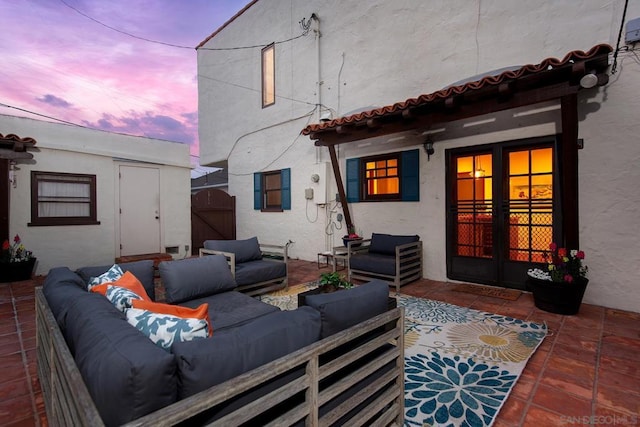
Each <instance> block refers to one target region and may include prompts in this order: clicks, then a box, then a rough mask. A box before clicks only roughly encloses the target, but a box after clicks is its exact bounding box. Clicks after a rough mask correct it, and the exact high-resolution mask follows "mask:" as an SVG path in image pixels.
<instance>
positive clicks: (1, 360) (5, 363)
mask: <svg viewBox="0 0 640 427" xmlns="http://www.w3.org/2000/svg"><path fill="white" fill-rule="evenodd" d="M0 366H1V367H2V377H1V378H0V386H1V385H2V384H3V383H5V382H11V381H14V380H17V379H20V378H24V362H23V360H22V353H21V352H18V353H13V354H9V355H4V356H0Z"/></svg>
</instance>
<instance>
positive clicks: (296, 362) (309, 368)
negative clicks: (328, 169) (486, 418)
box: [36, 288, 404, 426]
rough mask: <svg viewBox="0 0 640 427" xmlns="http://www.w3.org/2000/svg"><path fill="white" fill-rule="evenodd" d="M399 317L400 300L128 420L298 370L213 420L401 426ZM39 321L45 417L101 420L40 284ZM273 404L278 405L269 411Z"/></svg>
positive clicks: (192, 405) (170, 421)
mask: <svg viewBox="0 0 640 427" xmlns="http://www.w3.org/2000/svg"><path fill="white" fill-rule="evenodd" d="M403 319H404V312H403V309H402V308H396V309H393V310H389V311H387V312H385V313H383V314H380V315H378V316H376V317H374V318H371V319H369V320H366V321H364V322H362V323H360V324H358V325H355V326H353V327H351V328H349V329H347V330H344V331H342V332H339V333H337V334H334V335H332V336H329V337H327V338H325V339H323V340H321V341H318V342H315V343H314V344H312V345H309V346H307V347H304V348H302V349H300V350H298V351H296V352H294V353H292V354H289V355H287V356H285V357H282V358H280V359H277V360H274V361H273V362H270V363H268V364H266V365H263V366H261V367H259V368H257V369H254V370H252V371H250V372H247V373H244V374H242V375H239V376H237V377H235V378H233V379H231V380H229V381H226V382H224V383H222V384H219V385H216V386H213V387H211V388H209V389H207V390H204V391H202V392H200V393H198V394H196V395H193V396H190V397H188V398H186V399H183V400H180V401H178V402H176V403H174V404H172V405H170V406H167V407H165V408H162V409H160V410H158V411H155V412H153V413H151V414H148V415H146V416H144V417H141V418H139V419H137V420H134V421H132V422H130V423H128V424H126V425H127V426H146V425H154V426H166V425H174V424H177V423H179V422H182V421H185V420H189V419H190V418H192V417H194V416H196V415H198V414H202V413H206V412H207V411H208V410H209V411H210V410H211V408H214V409H215V408H220V407H224V406H225V405H227V404H228V403H229V402H233V401H234V399H236V398H238V397H239V396H242V395H243V394H246V393H248V392H250V391H251V390H253V389H256V388H258V387H260V386H262V385H264V384H267V383H269V382H273V381H274V380H276V379H277V378H281V377H282V376H284V375H286V374H287V373H289V374H290V373H292V372H299V373H300V375H297V374H296V375H294V379H293V380H291V381H288V382H286V383H285V384H279V385H278V387H277V388H275V389H273V390H272V391H271V392H269V393H267V394H266V395H264V396H262V397H259V398H257V399H254V400H252V401H251V402H250V403H248V404H245V405H243V406H242V407H239V408H236V409H235V410H231V411H230V412H228V413H227V414H226V415H224V417H222V418H218V419H216V420H215V421H214V422H213V424H212V425H220V426H231V425H239V424H242V423H244V422H247V421H251V420H253V421H256V420H259V421H260V423H261V424H263V425H271V424H273V425H276V424H277V425H295V424H300V425H307V426H319V425H332V424H334V423H336V422H339V423H340V424H342V423H345V422H347V425H353V426H356V425H361V424H371V423H373V424H375V425H381V426H391V425H397V426H400V425H402V423H403V416H404V415H403V414H404V391H403V390H404V386H403V384H404V338H403V336H404V325H403ZM36 323H37V353H38V376H39V378H40V383H41V385H42V391H43V396H44V401H45V406H46V410H47V418H48V421H49V424H50V425H52V426H57V425H91V426H102V425H104V423H103V421H102V419H101V418H100V415H99V413H98V411H97V409H96V407H95V405H94V403H93V401H92V399H91V396H90V394H89V392H88V391H87V388H86V386H85V384H84V382H83V380H82V377H81V375H80V372H79V370H78V368H77V366H76V364H75V361H74V359H73V356H72V355H71V353H70V351H69V349H68V347H67V345H66V342H65V340H64V337H63V335H62V333H61V331H60V329H59V327H58V324H57V323H56V321H55V318H54V316H53V314H52V313H51V310H50V309H49V306H48V304H47V301H46V299H45V297H44V295H43V293H42V289H41V288H38V289H36ZM363 382H364V383H365V385H363ZM341 396H343V398H342V399H341ZM336 400H337V401H339V403H335V401H336ZM291 402H294V403H293V404H292V403H291ZM332 402H334V403H332ZM278 407H280V408H281V410H280V411H279V412H274V408H278Z"/></svg>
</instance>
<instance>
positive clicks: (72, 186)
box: [30, 171, 98, 225]
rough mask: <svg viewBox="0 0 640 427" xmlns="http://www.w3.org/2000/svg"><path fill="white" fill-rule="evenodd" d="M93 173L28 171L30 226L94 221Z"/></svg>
mask: <svg viewBox="0 0 640 427" xmlns="http://www.w3.org/2000/svg"><path fill="white" fill-rule="evenodd" d="M96 212H97V209H96V177H95V175H75V174H61V173H51V172H36V171H33V172H31V223H30V225H86V224H98V222H97V215H96Z"/></svg>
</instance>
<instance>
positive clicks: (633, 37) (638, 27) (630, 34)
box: [624, 18, 640, 44]
mask: <svg viewBox="0 0 640 427" xmlns="http://www.w3.org/2000/svg"><path fill="white" fill-rule="evenodd" d="M624 41H625V43H627V44H629V43H637V42H638V41H640V18H636V19H632V20H630V21H627V31H626V33H625V36H624Z"/></svg>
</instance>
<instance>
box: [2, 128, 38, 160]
mask: <svg viewBox="0 0 640 427" xmlns="http://www.w3.org/2000/svg"><path fill="white" fill-rule="evenodd" d="M35 145H36V140H35V139H33V138H29V137H26V138H20V137H19V136H18V135H15V134H13V133H10V134H7V135H3V134H1V133H0V159H9V160H22V159H32V158H33V154H31V153H28V152H27V149H28V148H32V147H33V146H35Z"/></svg>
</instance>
